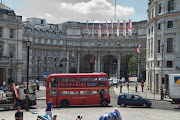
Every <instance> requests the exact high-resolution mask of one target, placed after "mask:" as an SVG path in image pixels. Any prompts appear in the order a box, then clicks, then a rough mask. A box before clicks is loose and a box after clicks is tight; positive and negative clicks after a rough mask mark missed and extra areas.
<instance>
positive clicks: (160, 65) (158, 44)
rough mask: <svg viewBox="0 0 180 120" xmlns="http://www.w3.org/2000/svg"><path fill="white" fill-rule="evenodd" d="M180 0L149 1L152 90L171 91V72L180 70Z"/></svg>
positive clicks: (148, 75)
mask: <svg viewBox="0 0 180 120" xmlns="http://www.w3.org/2000/svg"><path fill="white" fill-rule="evenodd" d="M179 11H180V1H179V0H149V4H148V10H147V12H148V22H147V47H146V50H147V51H146V79H147V84H148V83H149V85H150V90H151V91H153V92H157V93H158V92H160V86H161V85H162V86H163V87H164V88H166V89H167V90H168V77H167V74H171V73H179V72H180V48H179V45H180V40H179V39H180V12H179Z"/></svg>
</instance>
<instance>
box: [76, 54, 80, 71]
mask: <svg viewBox="0 0 180 120" xmlns="http://www.w3.org/2000/svg"><path fill="white" fill-rule="evenodd" d="M79 67H80V52H78V60H77V73H79Z"/></svg>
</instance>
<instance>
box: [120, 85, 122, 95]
mask: <svg viewBox="0 0 180 120" xmlns="http://www.w3.org/2000/svg"><path fill="white" fill-rule="evenodd" d="M120 93H122V83H121V84H120Z"/></svg>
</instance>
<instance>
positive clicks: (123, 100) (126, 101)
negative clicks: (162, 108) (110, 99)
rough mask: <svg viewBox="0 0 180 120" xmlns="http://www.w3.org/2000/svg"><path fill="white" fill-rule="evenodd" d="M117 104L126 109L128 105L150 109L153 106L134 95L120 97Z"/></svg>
mask: <svg viewBox="0 0 180 120" xmlns="http://www.w3.org/2000/svg"><path fill="white" fill-rule="evenodd" d="M117 104H118V105H120V106H121V107H126V105H132V106H143V107H150V106H151V105H152V103H151V101H150V100H148V99H145V98H142V97H140V96H139V95H134V94H122V95H119V97H118V100H117Z"/></svg>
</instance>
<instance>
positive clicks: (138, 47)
mask: <svg viewBox="0 0 180 120" xmlns="http://www.w3.org/2000/svg"><path fill="white" fill-rule="evenodd" d="M140 47H141V45H140V44H137V52H138V53H141V51H140Z"/></svg>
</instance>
